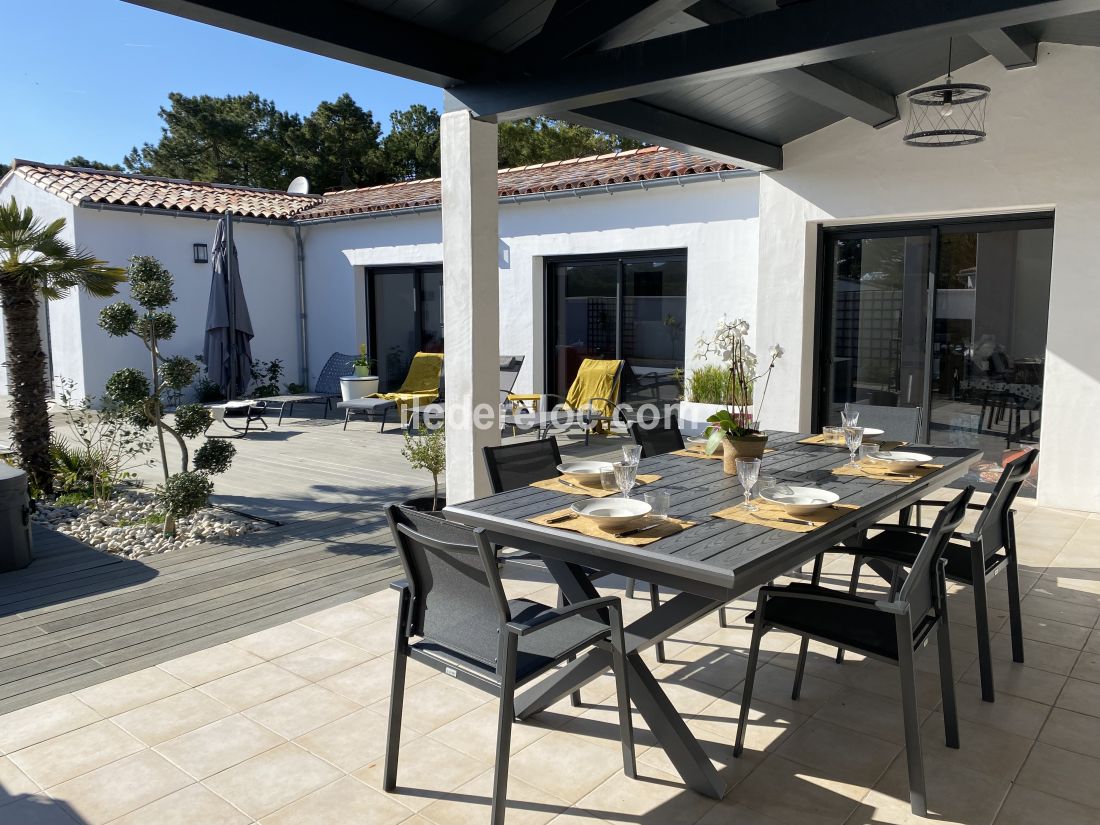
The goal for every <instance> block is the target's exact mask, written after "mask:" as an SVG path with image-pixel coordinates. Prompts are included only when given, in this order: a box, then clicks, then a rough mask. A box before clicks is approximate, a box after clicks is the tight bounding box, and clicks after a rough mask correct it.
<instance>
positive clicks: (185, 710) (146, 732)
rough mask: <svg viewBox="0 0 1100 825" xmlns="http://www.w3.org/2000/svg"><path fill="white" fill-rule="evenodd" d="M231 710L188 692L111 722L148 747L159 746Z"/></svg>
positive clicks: (214, 701) (193, 691)
mask: <svg viewBox="0 0 1100 825" xmlns="http://www.w3.org/2000/svg"><path fill="white" fill-rule="evenodd" d="M230 713H232V711H231V710H230V709H229V708H228V707H226V706H225V705H223V704H222V703H221V702H219V701H217V700H216V699H212V698H211V697H209V696H207V695H206V694H205V693H203V692H202V691H199V690H195V689H191V690H185V691H184V692H183V693H176V694H174V695H172V696H166V697H165V698H163V699H158V700H157V701H156V702H152V703H150V704H148V705H144V706H143V707H140V708H134V709H133V710H128V711H126V713H122V714H119V715H118V716H115V717H114V718H113V720H112V721H114V723H115V724H117V725H118V726H119V727H120V728H122V729H123V730H125V731H126V732H127V733H129V734H130V735H131V736H135V737H137V738H138V739H140V740H141V741H142V742H144V743H145V744H146V745H159V744H160V743H161V742H167V741H168V740H169V739H175V738H176V737H177V736H182V735H183V734H185V733H188V732H189V731H193V730H195V729H196V728H201V727H202V726H203V725H208V724H210V723H211V722H214V721H217V720H218V719H223V718H224V717H226V716H228V715H229V714H230Z"/></svg>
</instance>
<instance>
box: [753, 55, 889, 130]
mask: <svg viewBox="0 0 1100 825" xmlns="http://www.w3.org/2000/svg"><path fill="white" fill-rule="evenodd" d="M768 80H770V81H772V82H773V83H776V84H778V85H780V86H782V87H783V88H784V89H786V90H787V91H788V92H793V93H794V94H796V95H799V96H800V97H804V98H806V99H807V100H812V101H814V102H815V103H819V104H820V105H822V106H824V107H825V108H826V109H832V110H833V111H834V112H837V113H838V114H842V115H845V116H847V117H852V118H855V119H856V120H858V121H861V122H863V123H866V124H867V125H868V126H876V127H877V126H885V125H886V124H887V123H893V122H894V121H895V120H897V119H898V101H897V99H896V98H895V97H894V96H893V95H892V94H890V93H889V92H887V91H884V90H882V89H880V88H878V87H877V86H875V85H873V84H871V83H868V82H867V81H865V80H861V79H860V78H858V77H856V76H855V75H852V74H849V73H848V72H846V71H844V70H843V69H840V68H837V67H836V66H834V65H832V64H831V63H818V64H817V65H814V66H806V67H805V68H802V69H784V70H783V71H781V72H774V73H772V74H770V75H768Z"/></svg>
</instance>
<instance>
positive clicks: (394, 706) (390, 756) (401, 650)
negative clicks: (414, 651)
mask: <svg viewBox="0 0 1100 825" xmlns="http://www.w3.org/2000/svg"><path fill="white" fill-rule="evenodd" d="M408 609H409V594H408V592H407V591H403V592H402V594H401V607H400V609H399V610H398V611H397V634H396V638H395V641H394V650H393V678H392V681H391V683H390V714H389V721H388V723H387V726H386V765H385V769H384V772H383V777H382V788H383V789H384V790H386V791H388V792H390V793H392V792H393V790H394V789H395V788H396V787H397V757H398V754H399V753H400V751H401V712H402V710H403V708H404V705H405V666H406V665H407V664H408V660H409V648H408V644H409V643H408V639H406V638H405V633H404V630H405V617H406V615H407V613H408Z"/></svg>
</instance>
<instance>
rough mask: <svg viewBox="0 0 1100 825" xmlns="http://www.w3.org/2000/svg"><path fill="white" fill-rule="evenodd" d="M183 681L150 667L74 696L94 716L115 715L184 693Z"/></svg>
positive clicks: (102, 683) (184, 685)
mask: <svg viewBox="0 0 1100 825" xmlns="http://www.w3.org/2000/svg"><path fill="white" fill-rule="evenodd" d="M188 687H190V685H188V684H187V683H186V682H184V681H181V680H180V679H177V678H176V677H175V676H173V675H172V674H170V673H165V672H164V671H163V670H161V669H160V668H156V667H150V668H146V669H145V670H139V671H137V672H136V673H130V674H128V675H126V676H120V677H119V678H117V679H111V680H110V681H109V682H101V683H100V684H98V685H94V686H93V687H89V688H84V690H78V691H77V692H76V693H75V694H74V695H75V696H76V698H77V699H79V700H80V701H81V702H83V703H84V704H86V705H88V706H89V707H90V708H91V709H92V710H94V711H96V713H100V714H102V715H103V716H117V715H118V714H120V713H125V712H126V711H128V710H133V709H134V708H140V707H141V706H142V705H147V704H149V703H150V702H155V701H157V699H163V698H164V697H165V696H171V695H172V694H173V693H179V692H180V691H183V690H187V688H188Z"/></svg>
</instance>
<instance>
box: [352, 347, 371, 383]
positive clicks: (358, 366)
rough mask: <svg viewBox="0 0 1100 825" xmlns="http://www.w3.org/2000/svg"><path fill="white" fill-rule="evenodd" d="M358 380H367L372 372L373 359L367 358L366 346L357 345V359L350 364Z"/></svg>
mask: <svg viewBox="0 0 1100 825" xmlns="http://www.w3.org/2000/svg"><path fill="white" fill-rule="evenodd" d="M351 366H352V367H353V368H354V371H355V375H356V377H358V378H368V377H369V376H370V375H371V374H372V373H373V371H374V359H373V358H368V357H367V345H366V344H360V345H359V357H358V358H356V359H355V360H354V361H352V362H351Z"/></svg>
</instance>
